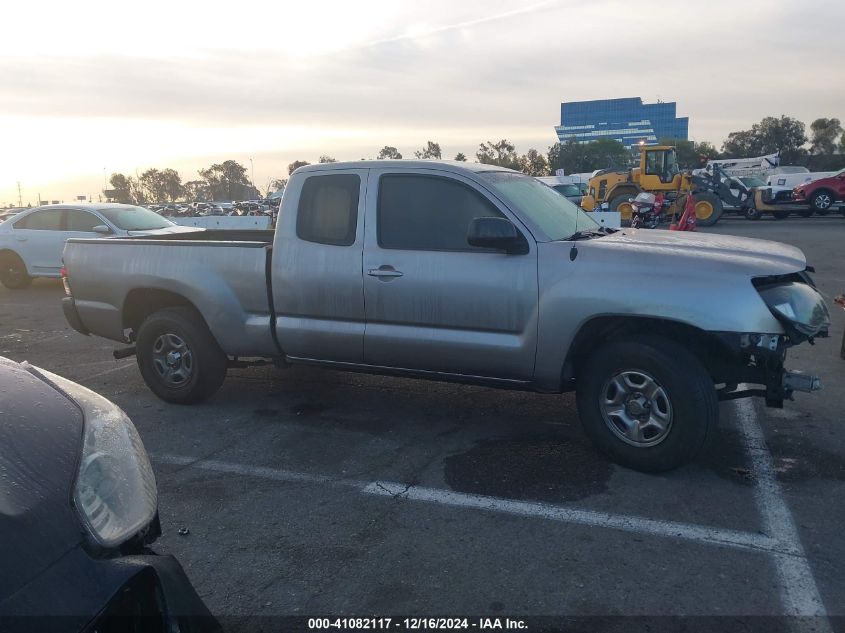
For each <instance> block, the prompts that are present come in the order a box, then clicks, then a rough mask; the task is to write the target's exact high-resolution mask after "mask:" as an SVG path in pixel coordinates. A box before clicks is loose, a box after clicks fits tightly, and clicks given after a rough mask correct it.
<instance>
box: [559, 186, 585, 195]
mask: <svg viewBox="0 0 845 633" xmlns="http://www.w3.org/2000/svg"><path fill="white" fill-rule="evenodd" d="M552 189H554V190H555V191H557V192H558V193H559V194H561V195H564V196H580V195H581V190H580V189H579V188H578V185H554V186H553V187H552Z"/></svg>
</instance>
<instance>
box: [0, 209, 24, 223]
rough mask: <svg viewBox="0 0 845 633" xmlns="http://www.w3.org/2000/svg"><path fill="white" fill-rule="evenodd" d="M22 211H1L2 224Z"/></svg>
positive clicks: (0, 219) (0, 220)
mask: <svg viewBox="0 0 845 633" xmlns="http://www.w3.org/2000/svg"><path fill="white" fill-rule="evenodd" d="M20 212H21V210H20V209H9V210H7V211H6V210H0V222H5V221H6V220H8V219H9V218H13V217H15V216H16V215H17V214H18V213H20Z"/></svg>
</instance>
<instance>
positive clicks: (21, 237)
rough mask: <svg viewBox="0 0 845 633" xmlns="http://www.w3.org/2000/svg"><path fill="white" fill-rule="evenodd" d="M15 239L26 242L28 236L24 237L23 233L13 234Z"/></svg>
mask: <svg viewBox="0 0 845 633" xmlns="http://www.w3.org/2000/svg"><path fill="white" fill-rule="evenodd" d="M15 239H16V240H17V241H18V242H26V241H27V240H28V239H29V238H27V237H24V236H23V235H15Z"/></svg>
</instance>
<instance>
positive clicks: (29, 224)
mask: <svg viewBox="0 0 845 633" xmlns="http://www.w3.org/2000/svg"><path fill="white" fill-rule="evenodd" d="M63 216H64V209H40V210H38V211H35V212H33V213H29V214H27V215H25V216H24V217H22V218H20V219H19V220H16V221H14V224H12V239H13V243H14V246H13V248H14V249H15V250H16V251H17V252H18V254H19V255H20V256H21V258H22V259H23V260H24V263H25V264H26V266H27V268H28V269H29V272H30V273H33V274H39V275H51V274H56V275H58V274H59V270H60V269H61V266H62V250H63V249H64V245H65V240H66V239H67V236H66V235H65V233H64V231H62V218H63Z"/></svg>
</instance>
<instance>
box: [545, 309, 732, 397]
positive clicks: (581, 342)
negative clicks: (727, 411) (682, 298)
mask: <svg viewBox="0 0 845 633" xmlns="http://www.w3.org/2000/svg"><path fill="white" fill-rule="evenodd" d="M637 334H651V335H655V336H660V337H664V338H667V339H669V340H673V341H675V342H676V343H679V344H681V345H683V346H684V347H686V348H687V349H689V350H690V351H691V352H692V353H693V354H695V355H696V356H697V357H698V358H699V359H700V360H701V363H702V364H703V365H704V367H705V369H706V370H707V372H708V373H709V374H710V376H711V377H713V379H714V381H718V379H719V377H720V375H721V374H722V373H723V371H724V370H723V367H724V364H723V363H724V361H725V360H728V359H733V358H734V357H735V352H734V351H733V350H732V349H731V348H730V347H729V346H728V345H727V343H726V341H725V340H724V339H723V338H721V337H719V336H717V335H716V334H714V333H712V332H708V331H706V330H702V329H701V328H698V327H696V326H694V325H690V324H689V323H684V322H683V321H675V320H672V319H666V318H663V317H653V316H638V315H603V316H597V317H593V318H592V319H589V320H588V321H586V322H584V323H583V324H582V325H581V327H580V328H579V329H578V331H577V332H576V334H575V336H574V337H573V339H572V343H571V344H570V346H569V350H568V352H567V354H566V357H565V359H564V362H563V367H562V369H561V390H562V391H568V390H571V388H572V386H573V385H574V382H575V380H576V377H577V375H578V372H579V371H580V369H581V367H582V366H583V365H584V363H585V361H586V360H587V358H588V357H589V356H590V354H591V352H592V351H593V350H595V349H597V348H598V347H599V346H601V345H602V344H604V343H607V342H609V341H615V340H622V339H624V338H626V337H630V336H632V335H637Z"/></svg>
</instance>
